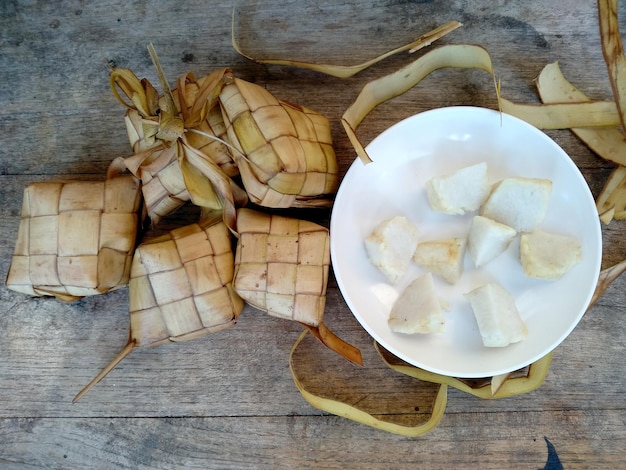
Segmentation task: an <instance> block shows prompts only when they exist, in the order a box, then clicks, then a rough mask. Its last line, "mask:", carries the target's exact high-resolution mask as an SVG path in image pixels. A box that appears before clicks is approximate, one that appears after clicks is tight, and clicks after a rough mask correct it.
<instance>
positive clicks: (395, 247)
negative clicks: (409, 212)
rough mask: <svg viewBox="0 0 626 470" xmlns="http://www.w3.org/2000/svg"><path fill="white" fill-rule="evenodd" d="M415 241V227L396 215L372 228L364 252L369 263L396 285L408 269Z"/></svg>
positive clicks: (416, 239)
mask: <svg viewBox="0 0 626 470" xmlns="http://www.w3.org/2000/svg"><path fill="white" fill-rule="evenodd" d="M417 241H418V229H417V227H416V226H415V225H413V224H412V223H411V222H410V221H409V220H408V219H407V218H406V217H405V216H402V215H397V216H393V217H390V218H388V219H386V220H384V221H382V222H381V223H380V224H378V225H377V226H376V227H375V228H374V230H373V231H372V232H371V233H370V234H369V235H368V236H367V237H366V238H365V250H366V252H367V256H368V258H369V260H370V261H371V263H372V264H373V265H374V266H376V268H378V269H379V270H380V271H381V272H382V273H383V274H384V275H385V276H386V277H387V279H389V281H390V282H391V283H392V284H397V283H398V282H400V280H401V279H402V277H403V276H404V274H405V273H406V271H407V269H408V268H409V265H410V263H411V257H412V256H413V253H414V252H415V247H416V246H417Z"/></svg>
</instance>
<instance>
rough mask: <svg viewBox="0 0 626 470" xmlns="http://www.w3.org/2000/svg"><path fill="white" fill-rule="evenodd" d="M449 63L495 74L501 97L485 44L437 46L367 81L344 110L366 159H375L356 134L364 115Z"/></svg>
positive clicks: (353, 138) (350, 131) (347, 128)
mask: <svg viewBox="0 0 626 470" xmlns="http://www.w3.org/2000/svg"><path fill="white" fill-rule="evenodd" d="M445 67H457V68H475V69H481V70H484V71H486V72H488V73H489V74H490V75H491V76H492V77H493V78H494V85H495V88H496V92H497V93H498V98H499V86H498V84H497V83H495V80H496V79H495V74H494V71H493V65H492V63H491V57H489V53H488V52H487V51H486V50H485V49H484V48H482V47H480V46H474V45H469V44H456V45H448V46H441V47H439V48H437V49H434V50H432V51H430V52H428V53H426V54H424V55H423V56H422V57H420V58H419V59H417V60H415V61H414V62H412V63H410V64H409V65H407V66H405V67H403V68H401V69H400V70H398V71H396V72H394V73H391V74H389V75H386V76H384V77H381V78H379V79H377V80H373V81H371V82H369V83H368V84H366V85H365V86H364V87H363V89H362V90H361V92H360V93H359V95H358V96H357V99H356V100H355V101H354V102H353V103H352V104H351V105H350V107H349V108H348V109H347V110H346V111H345V112H344V114H343V116H342V118H341V123H342V124H343V127H344V129H345V131H346V134H348V138H349V139H350V142H351V143H352V146H353V147H354V149H355V151H356V153H357V155H358V156H359V158H360V159H361V161H363V163H369V162H371V159H370V157H369V155H368V154H367V152H366V150H365V147H364V146H363V144H362V143H361V141H360V140H359V138H358V137H357V135H356V128H357V127H358V125H359V124H360V123H361V122H362V121H363V119H365V117H366V116H367V115H368V114H369V113H370V112H371V111H372V110H373V109H374V108H375V107H376V106H378V105H379V104H381V103H384V102H385V101H388V100H390V99H391V98H394V97H396V96H399V95H401V94H403V93H405V92H406V91H408V90H409V89H411V88H412V87H414V86H415V85H417V84H418V83H419V82H420V81H421V80H422V79H424V78H425V77H426V76H428V75H429V74H430V73H432V72H433V71H435V70H438V69H440V68H445Z"/></svg>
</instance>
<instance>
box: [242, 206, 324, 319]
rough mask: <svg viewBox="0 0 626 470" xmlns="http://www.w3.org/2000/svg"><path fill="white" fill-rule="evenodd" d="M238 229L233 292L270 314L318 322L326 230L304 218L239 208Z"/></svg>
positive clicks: (321, 296) (322, 308)
mask: <svg viewBox="0 0 626 470" xmlns="http://www.w3.org/2000/svg"><path fill="white" fill-rule="evenodd" d="M237 231H238V232H239V241H238V243H237V250H236V254H235V280H234V285H235V290H236V291H237V293H238V294H239V295H240V296H241V297H242V298H243V299H244V300H245V301H246V302H247V303H249V304H250V305H252V306H253V307H256V308H258V309H260V310H264V311H266V312H267V313H269V314H270V315H273V316H277V317H281V318H286V319H289V320H294V321H298V322H300V323H304V324H307V325H311V326H318V325H320V323H321V322H322V319H323V316H324V307H325V304H326V286H327V284H328V272H329V266H330V247H329V234H328V230H327V229H326V228H324V227H322V226H320V225H317V224H315V223H313V222H309V221H305V220H299V219H293V218H289V217H283V216H278V215H269V214H263V213H260V212H257V211H253V210H250V209H240V210H239V211H238V213H237Z"/></svg>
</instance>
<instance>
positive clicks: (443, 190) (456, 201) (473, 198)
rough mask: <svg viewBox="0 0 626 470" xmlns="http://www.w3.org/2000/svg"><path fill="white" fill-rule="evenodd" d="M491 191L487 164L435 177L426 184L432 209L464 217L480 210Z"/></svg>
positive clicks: (483, 163) (479, 164)
mask: <svg viewBox="0 0 626 470" xmlns="http://www.w3.org/2000/svg"><path fill="white" fill-rule="evenodd" d="M490 191H491V186H490V185H489V181H488V178H487V163H485V162H482V163H477V164H475V165H471V166H467V167H465V168H461V169H459V170H457V171H455V172H454V173H451V174H449V175H445V176H435V177H433V178H431V179H430V180H428V181H427V182H426V195H427V196H428V202H429V204H430V207H431V208H432V209H433V210H436V211H439V212H443V213H445V214H458V215H463V214H465V213H466V212H472V211H476V210H478V209H479V208H480V206H481V205H482V204H483V202H485V199H487V196H488V195H489V192H490Z"/></svg>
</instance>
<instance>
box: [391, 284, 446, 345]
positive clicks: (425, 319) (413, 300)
mask: <svg viewBox="0 0 626 470" xmlns="http://www.w3.org/2000/svg"><path fill="white" fill-rule="evenodd" d="M388 325H389V328H391V330H392V331H394V332H396V333H404V334H414V333H422V334H427V333H441V332H442V331H443V329H444V326H445V318H444V316H443V313H442V310H441V304H440V303H439V299H438V298H437V294H436V292H435V283H434V281H433V276H432V274H431V273H430V272H428V273H425V274H422V275H420V276H418V277H417V278H415V279H414V280H413V281H412V282H411V283H410V284H409V285H408V286H407V287H406V289H404V291H402V293H401V294H400V296H399V297H398V299H397V300H396V301H395V302H394V304H393V307H392V308H391V313H390V315H389V320H388Z"/></svg>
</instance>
